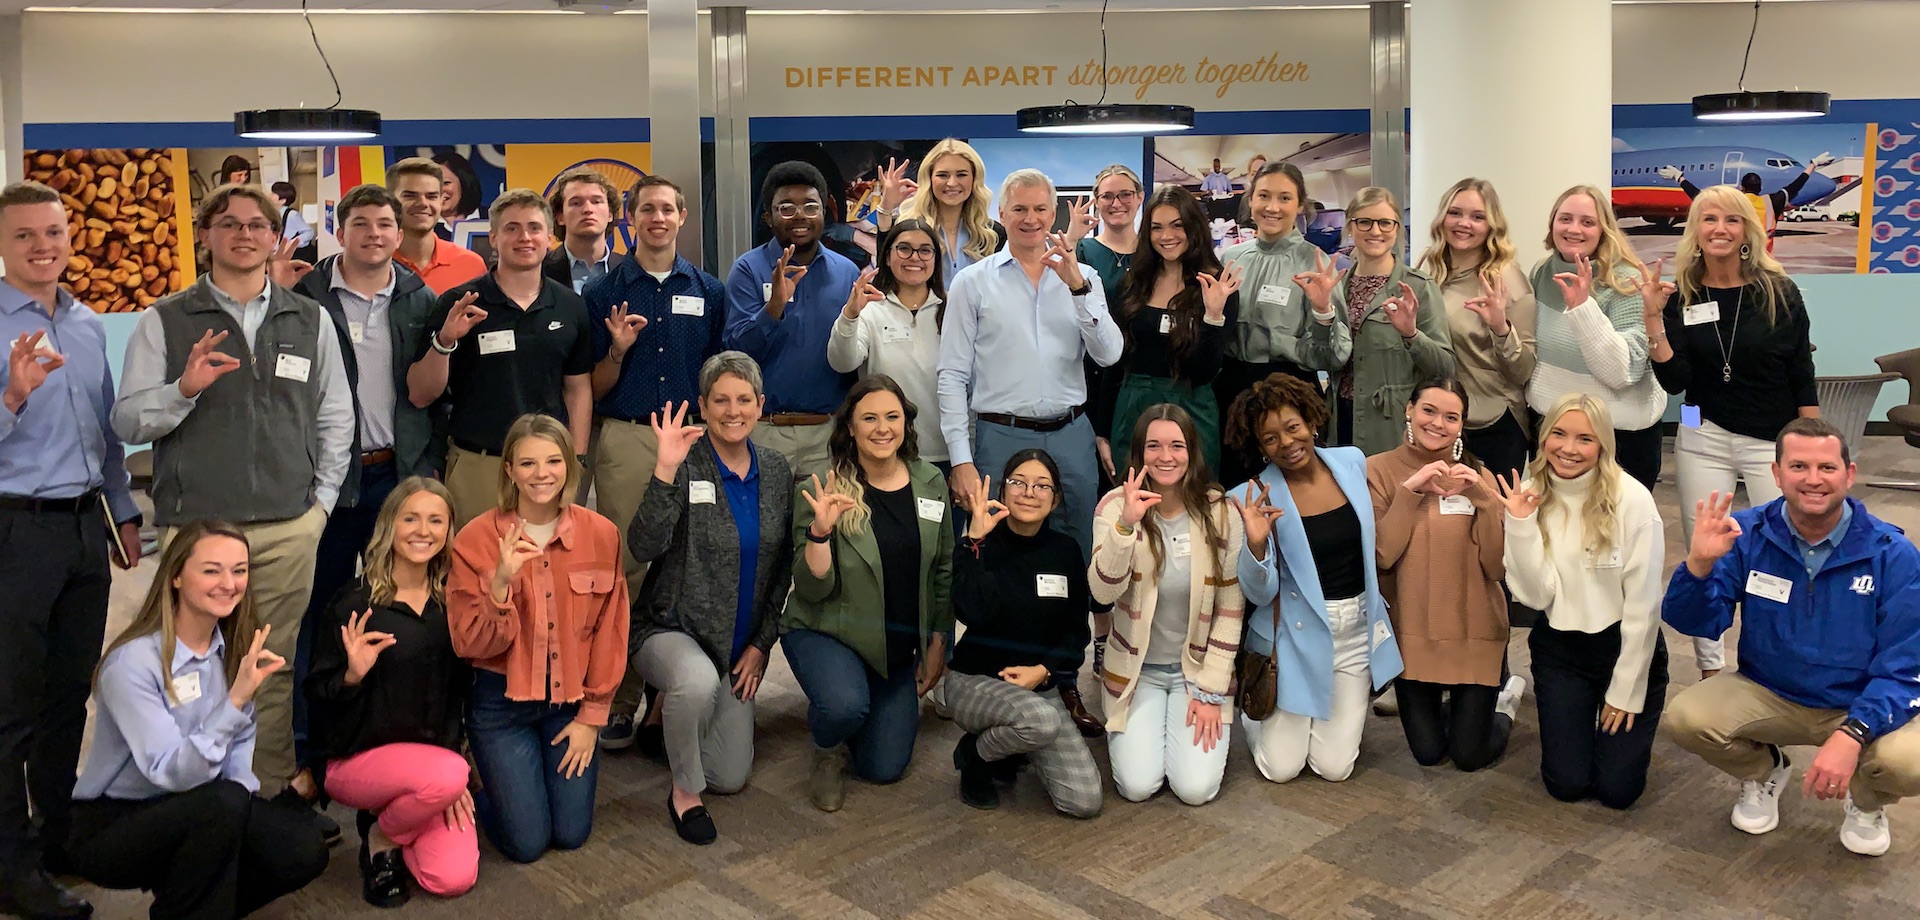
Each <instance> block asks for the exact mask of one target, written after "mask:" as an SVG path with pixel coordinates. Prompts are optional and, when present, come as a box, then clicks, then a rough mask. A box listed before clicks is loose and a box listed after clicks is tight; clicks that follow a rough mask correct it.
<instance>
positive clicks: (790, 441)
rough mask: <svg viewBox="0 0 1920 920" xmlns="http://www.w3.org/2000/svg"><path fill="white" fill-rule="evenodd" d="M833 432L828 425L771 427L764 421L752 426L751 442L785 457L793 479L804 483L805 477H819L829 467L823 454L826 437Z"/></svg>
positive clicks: (825, 473) (831, 464)
mask: <svg viewBox="0 0 1920 920" xmlns="http://www.w3.org/2000/svg"><path fill="white" fill-rule="evenodd" d="M832 433H833V423H832V422H822V423H820V424H818V425H784V426H783V425H774V424H771V423H769V422H767V421H765V420H764V419H763V420H762V421H761V422H760V424H758V425H755V426H753V443H755V444H757V445H759V446H761V447H767V448H772V449H774V450H777V451H779V452H780V453H782V454H784V455H786V458H787V465H789V466H791V467H793V478H794V480H795V481H797V482H804V481H806V478H807V476H808V475H809V474H814V473H817V474H819V475H820V476H821V477H822V478H825V477H826V475H827V470H828V469H830V468H831V467H832V466H833V460H832V458H831V457H829V456H828V454H827V436H828V435H830V434H832Z"/></svg>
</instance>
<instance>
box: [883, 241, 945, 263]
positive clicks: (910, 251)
mask: <svg viewBox="0 0 1920 920" xmlns="http://www.w3.org/2000/svg"><path fill="white" fill-rule="evenodd" d="M938 252H939V250H936V249H934V248H933V247H932V246H909V245H907V244H906V243H895V244H893V254H894V255H896V256H899V257H900V258H902V259H931V258H933V257H934V256H935V255H936V254H937V253H938Z"/></svg>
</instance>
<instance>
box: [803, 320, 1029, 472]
mask: <svg viewBox="0 0 1920 920" xmlns="http://www.w3.org/2000/svg"><path fill="white" fill-rule="evenodd" d="M939 316H940V298H939V296H938V295H936V294H934V293H932V292H928V293H927V302H926V303H925V304H922V305H921V306H920V309H919V310H918V311H914V310H909V309H907V308H906V306H905V305H904V304H902V303H900V298H898V297H895V296H894V295H892V294H888V295H887V297H886V299H885V300H881V301H878V302H876V303H871V304H868V305H867V308H866V309H864V310H861V311H860V317H859V318H858V319H848V318H847V314H846V313H845V312H844V311H842V312H841V313H840V315H839V318H838V319H835V320H834V321H833V335H832V337H830V338H828V339H827V364H828V365H829V366H831V367H832V368H833V369H834V370H836V371H839V372H840V373H842V374H851V373H853V372H855V371H859V372H860V376H862V377H867V376H870V375H872V374H885V375H887V376H889V377H892V378H893V382H895V383H898V384H900V392H902V393H905V394H907V399H909V400H912V401H913V407H914V408H915V409H916V410H918V412H919V414H918V415H917V416H916V417H915V418H914V420H913V432H914V434H915V435H917V436H918V437H919V439H920V459H922V460H925V461H927V462H928V463H935V462H939V463H945V462H946V460H947V456H948V454H947V437H946V435H944V434H941V433H940V396H939V393H938V392H936V390H935V388H934V371H935V370H936V368H937V366H938V365H939V363H940V326H939ZM999 473H1000V471H999V470H994V471H993V474H994V475H996V476H997V475H999Z"/></svg>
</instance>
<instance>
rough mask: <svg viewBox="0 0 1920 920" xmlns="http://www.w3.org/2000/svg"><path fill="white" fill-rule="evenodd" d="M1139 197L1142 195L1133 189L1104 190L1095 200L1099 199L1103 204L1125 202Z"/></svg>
mask: <svg viewBox="0 0 1920 920" xmlns="http://www.w3.org/2000/svg"><path fill="white" fill-rule="evenodd" d="M1138 197H1140V193H1139V192H1133V191H1127V192H1102V193H1100V194H1098V195H1095V196H1094V198H1095V200H1097V201H1099V202H1100V203H1101V204H1124V203H1126V202H1129V201H1132V200H1134V199H1135V198H1138Z"/></svg>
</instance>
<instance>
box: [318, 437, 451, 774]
mask: <svg viewBox="0 0 1920 920" xmlns="http://www.w3.org/2000/svg"><path fill="white" fill-rule="evenodd" d="M399 484H400V477H399V473H398V472H397V471H396V470H395V468H394V465H393V463H392V462H391V461H389V462H386V463H376V464H373V465H372V466H363V467H361V468H360V495H359V497H358V499H357V500H356V501H355V502H354V504H353V505H352V506H351V507H345V508H341V507H336V508H334V509H333V513H332V514H330V515H328V516H327V528H326V529H325V530H323V531H321V532H320V545H319V547H318V548H316V549H315V550H314V555H313V593H312V595H310V596H309V597H308V598H307V615H306V616H305V617H302V618H301V620H300V641H299V642H298V643H297V644H296V646H295V649H294V653H293V680H294V685H293V687H294V690H293V746H294V762H295V763H298V764H299V765H300V766H303V767H312V766H316V765H315V764H314V763H312V760H311V753H312V751H311V749H310V748H309V747H308V745H307V739H308V738H309V737H311V736H312V735H313V734H314V732H313V731H312V730H311V729H310V728H309V726H308V725H307V718H308V716H307V694H306V691H305V689H304V688H305V687H306V685H307V670H308V668H309V667H311V666H312V662H313V633H314V630H316V629H319V628H321V624H322V623H323V621H325V620H326V618H327V608H329V607H331V606H333V596H334V594H336V593H338V592H339V590H340V589H341V588H344V587H346V586H347V585H349V584H352V583H353V579H354V576H355V575H356V574H358V573H359V570H360V557H361V556H362V555H365V554H366V552H367V543H368V541H370V540H372V539H373V525H374V524H375V523H376V522H378V521H379V520H380V506H381V505H382V504H385V503H386V500H387V496H388V495H391V494H393V489H394V487H395V486H397V485H399ZM447 539H448V540H452V539H453V535H452V534H448V535H447ZM328 628H331V627H328Z"/></svg>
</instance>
